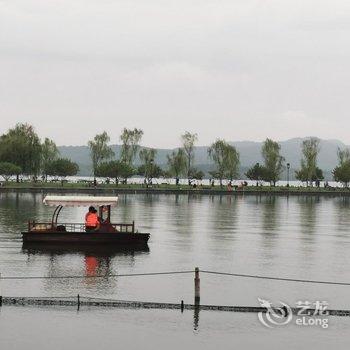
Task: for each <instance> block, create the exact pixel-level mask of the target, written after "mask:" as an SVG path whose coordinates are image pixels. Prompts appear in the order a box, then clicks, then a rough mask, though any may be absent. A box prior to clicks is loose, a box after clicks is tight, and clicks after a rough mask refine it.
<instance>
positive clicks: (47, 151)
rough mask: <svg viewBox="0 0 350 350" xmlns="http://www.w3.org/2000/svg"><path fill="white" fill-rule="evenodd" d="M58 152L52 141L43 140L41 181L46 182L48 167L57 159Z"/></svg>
mask: <svg viewBox="0 0 350 350" xmlns="http://www.w3.org/2000/svg"><path fill="white" fill-rule="evenodd" d="M59 154H60V153H59V151H58V148H57V146H56V144H55V142H54V141H52V140H50V139H48V138H45V140H44V142H43V143H42V145H41V173H42V176H43V179H44V180H45V181H47V168H48V165H49V164H50V163H51V162H52V161H53V160H56V159H57V158H58V157H59Z"/></svg>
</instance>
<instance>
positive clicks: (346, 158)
mask: <svg viewBox="0 0 350 350" xmlns="http://www.w3.org/2000/svg"><path fill="white" fill-rule="evenodd" d="M338 161H339V164H338V166H336V167H335V168H334V169H333V178H334V180H335V181H337V182H341V183H343V185H344V186H345V187H349V182H350V150H349V149H348V148H346V149H344V150H341V149H340V148H338Z"/></svg>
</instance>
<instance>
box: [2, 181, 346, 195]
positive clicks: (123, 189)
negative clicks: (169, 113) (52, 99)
mask: <svg viewBox="0 0 350 350" xmlns="http://www.w3.org/2000/svg"><path fill="white" fill-rule="evenodd" d="M1 190H3V191H6V190H13V191H16V190H18V191H45V192H49V191H53V192H69V191H70V192H72V191H76V192H81V193H96V192H101V193H175V194H176V193H179V194H180V193H196V194H201V193H202V194H242V193H244V194H299V195H300V194H317V195H322V194H325V195H329V194H338V195H347V196H348V195H350V190H349V189H346V188H340V187H328V188H323V187H320V188H317V187H294V186H291V187H286V186H276V187H270V186H259V187H256V186H246V187H243V188H236V189H235V188H233V189H232V190H231V191H229V190H228V188H227V187H226V186H224V187H220V186H214V187H211V186H197V187H192V186H188V185H178V186H176V185H170V184H159V185H153V186H151V187H146V186H144V185H141V184H120V185H118V186H116V185H115V184H98V185H97V187H96V188H95V187H93V186H92V185H91V184H81V183H64V184H63V185H62V184H61V183H52V182H20V183H16V182H7V183H2V186H1V187H0V191H1Z"/></svg>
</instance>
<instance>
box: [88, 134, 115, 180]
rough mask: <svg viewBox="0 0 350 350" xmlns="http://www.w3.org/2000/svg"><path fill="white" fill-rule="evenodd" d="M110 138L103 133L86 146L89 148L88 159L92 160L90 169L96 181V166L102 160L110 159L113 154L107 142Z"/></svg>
mask: <svg viewBox="0 0 350 350" xmlns="http://www.w3.org/2000/svg"><path fill="white" fill-rule="evenodd" d="M109 141H110V138H109V136H108V134H107V133H106V132H105V131H104V132H103V133H102V134H98V135H96V136H95V137H94V139H93V140H90V141H89V142H88V146H89V148H90V157H91V160H92V169H93V174H94V178H95V179H96V176H97V174H96V170H97V168H98V166H99V165H100V164H101V162H103V161H104V160H107V159H110V158H112V157H113V156H114V152H113V151H112V149H111V147H110V146H108V142H109Z"/></svg>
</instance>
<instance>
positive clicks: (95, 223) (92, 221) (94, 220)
mask: <svg viewBox="0 0 350 350" xmlns="http://www.w3.org/2000/svg"><path fill="white" fill-rule="evenodd" d="M99 228H100V220H99V218H98V215H97V210H96V209H95V208H94V207H92V206H91V207H89V211H88V213H86V215H85V231H86V232H91V231H97V230H98V229H99Z"/></svg>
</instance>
